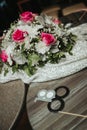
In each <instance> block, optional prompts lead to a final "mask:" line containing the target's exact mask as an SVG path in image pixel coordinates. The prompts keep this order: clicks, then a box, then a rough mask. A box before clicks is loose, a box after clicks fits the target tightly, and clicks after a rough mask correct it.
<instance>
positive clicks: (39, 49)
mask: <svg viewBox="0 0 87 130" xmlns="http://www.w3.org/2000/svg"><path fill="white" fill-rule="evenodd" d="M35 47H36V50H37V52H38V53H41V54H45V53H46V52H48V51H49V49H50V47H51V46H46V44H45V43H44V42H42V41H40V42H39V43H37V44H36V45H35Z"/></svg>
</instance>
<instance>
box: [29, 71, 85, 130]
mask: <svg viewBox="0 0 87 130" xmlns="http://www.w3.org/2000/svg"><path fill="white" fill-rule="evenodd" d="M61 85H64V86H67V87H68V88H69V90H70V94H69V95H68V97H66V98H65V99H64V101H65V107H64V109H63V111H66V112H72V113H78V114H83V115H87V69H84V70H82V71H80V72H78V73H76V74H73V75H71V76H68V77H66V78H62V79H59V80H53V81H50V82H44V83H32V84H31V85H30V88H29V90H28V95H27V113H28V118H29V120H30V123H31V126H32V129H33V130H87V118H86V119H85V118H81V117H75V116H69V115H64V114H60V113H52V112H50V111H49V110H48V108H47V103H46V102H43V101H37V102H36V103H35V102H34V100H35V97H36V95H37V93H38V91H39V90H41V89H47V90H49V89H55V88H56V87H58V86H61ZM61 91H62V90H61ZM61 91H60V93H61ZM57 104H58V103H57ZM54 106H56V103H55V104H54Z"/></svg>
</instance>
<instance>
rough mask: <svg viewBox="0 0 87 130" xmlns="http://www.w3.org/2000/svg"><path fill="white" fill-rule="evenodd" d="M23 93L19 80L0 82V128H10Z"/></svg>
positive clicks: (19, 109)
mask: <svg viewBox="0 0 87 130" xmlns="http://www.w3.org/2000/svg"><path fill="white" fill-rule="evenodd" d="M24 95H25V88H24V83H23V82H21V80H16V81H12V82H8V83H4V84H1V83H0V130H11V128H12V127H13V125H14V123H15V121H16V120H17V118H18V116H19V113H20V111H21V108H22V105H23V101H24ZM12 130H13V129H12Z"/></svg>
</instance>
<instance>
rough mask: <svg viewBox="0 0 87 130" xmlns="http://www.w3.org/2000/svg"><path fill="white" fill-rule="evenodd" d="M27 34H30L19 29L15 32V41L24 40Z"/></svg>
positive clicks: (13, 36) (13, 35)
mask: <svg viewBox="0 0 87 130" xmlns="http://www.w3.org/2000/svg"><path fill="white" fill-rule="evenodd" d="M27 34H28V33H27V32H24V31H22V30H19V29H17V30H15V31H14V32H13V34H12V39H13V41H15V42H22V41H23V40H24V39H25V37H26V35H27Z"/></svg>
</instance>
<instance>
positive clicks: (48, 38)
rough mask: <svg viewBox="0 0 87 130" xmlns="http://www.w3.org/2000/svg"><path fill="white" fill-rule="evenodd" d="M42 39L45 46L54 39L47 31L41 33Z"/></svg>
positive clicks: (53, 41)
mask: <svg viewBox="0 0 87 130" xmlns="http://www.w3.org/2000/svg"><path fill="white" fill-rule="evenodd" d="M41 38H42V41H43V42H45V43H46V45H47V46H49V45H51V44H53V43H55V41H56V39H55V37H54V36H53V35H52V34H49V33H44V32H42V33H41Z"/></svg>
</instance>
